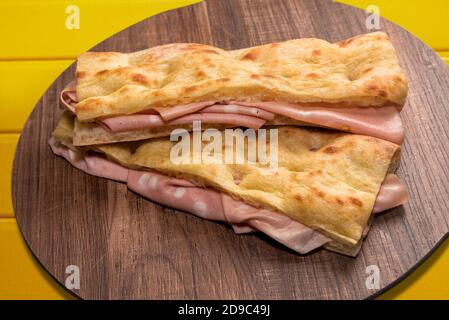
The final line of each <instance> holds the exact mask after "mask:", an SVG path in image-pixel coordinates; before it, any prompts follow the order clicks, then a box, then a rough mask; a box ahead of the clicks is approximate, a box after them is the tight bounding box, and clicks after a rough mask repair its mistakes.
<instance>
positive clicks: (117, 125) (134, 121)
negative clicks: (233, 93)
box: [100, 113, 265, 132]
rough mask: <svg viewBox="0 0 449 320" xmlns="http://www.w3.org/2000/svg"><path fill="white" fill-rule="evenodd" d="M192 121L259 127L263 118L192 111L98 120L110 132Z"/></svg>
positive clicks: (263, 121)
mask: <svg viewBox="0 0 449 320" xmlns="http://www.w3.org/2000/svg"><path fill="white" fill-rule="evenodd" d="M193 121H201V122H202V123H204V124H229V125H232V126H236V127H247V128H252V129H259V128H260V127H262V126H263V125H264V124H265V120H264V119H260V118H256V117H252V116H247V115H242V114H229V113H192V114H188V115H186V116H182V117H179V118H176V119H174V120H170V121H165V120H164V119H163V118H162V117H161V116H159V115H154V114H133V115H128V116H119V117H112V118H106V119H103V120H100V122H101V123H102V124H104V125H105V126H106V127H107V128H108V129H109V130H111V131H112V132H126V131H135V130H141V129H147V128H155V127H162V126H174V125H186V124H192V122H193Z"/></svg>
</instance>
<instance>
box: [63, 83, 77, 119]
mask: <svg viewBox="0 0 449 320" xmlns="http://www.w3.org/2000/svg"><path fill="white" fill-rule="evenodd" d="M59 100H60V101H61V103H62V104H63V105H64V106H65V107H66V108H67V109H68V110H70V111H72V112H73V113H75V105H76V103H77V102H78V99H77V97H76V82H75V80H73V81H70V82H69V84H68V85H66V87H65V88H64V89H63V90H62V91H61V94H60V96H59Z"/></svg>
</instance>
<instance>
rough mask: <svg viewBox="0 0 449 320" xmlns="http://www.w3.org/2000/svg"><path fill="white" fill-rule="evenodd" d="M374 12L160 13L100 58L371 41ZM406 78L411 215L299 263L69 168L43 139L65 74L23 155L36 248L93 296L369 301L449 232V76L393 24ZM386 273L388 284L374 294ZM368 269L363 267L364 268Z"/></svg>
mask: <svg viewBox="0 0 449 320" xmlns="http://www.w3.org/2000/svg"><path fill="white" fill-rule="evenodd" d="M365 20H366V14H365V12H363V11H361V10H359V9H355V8H352V7H349V6H345V5H341V4H337V3H333V2H331V1H325V0H319V1H312V0H310V1H307V0H305V1H300V0H227V1H223V0H207V1H206V2H202V3H199V4H197V5H194V6H191V7H186V8H182V9H178V10H175V11H171V12H167V13H164V14H160V15H158V16H156V17H152V18H149V19H147V20H145V21H143V22H141V23H138V24H136V25H134V26H132V27H130V28H128V29H126V30H124V31H122V32H120V33H119V34H117V35H115V36H113V37H111V38H109V39H107V40H106V41H104V42H102V43H101V44H99V45H98V46H96V47H95V48H94V49H93V50H94V51H124V52H129V51H135V50H140V49H144V48H147V47H151V46H155V45H160V44H167V43H171V42H199V43H205V44H211V45H214V46H219V47H222V48H226V49H236V48H243V47H248V46H254V45H259V44H263V43H269V42H275V41H283V40H288V39H293V38H301V37H318V38H323V39H326V40H329V41H338V40H342V39H345V38H349V37H351V36H354V35H357V34H361V33H365V32H367V31H368V30H367V29H366V26H365ZM381 27H382V29H383V30H385V31H386V32H388V33H389V35H390V36H391V39H392V41H393V43H394V46H395V47H396V49H397V52H398V55H399V58H400V63H401V65H402V67H403V68H404V69H405V70H406V72H407V75H408V79H409V82H410V94H409V98H408V103H407V105H406V107H405V108H404V110H403V112H402V119H403V121H404V125H405V130H406V135H407V137H406V141H405V144H404V146H403V148H402V163H401V167H400V169H399V171H398V174H399V176H400V177H401V178H402V179H403V180H404V181H405V183H406V184H407V186H408V189H409V195H410V201H409V203H408V204H407V205H406V206H405V207H401V208H398V209H394V210H390V211H389V212H388V213H385V214H383V215H381V216H378V217H376V219H375V222H374V225H373V228H372V230H371V232H370V234H369V236H368V238H367V240H366V242H365V244H364V246H363V249H362V251H361V253H360V255H359V256H358V257H357V258H355V259H354V258H349V257H345V256H342V255H338V254H334V253H330V252H327V251H318V252H316V253H314V254H309V255H306V256H301V255H299V254H296V253H294V252H292V251H290V250H288V249H286V248H284V247H283V246H281V245H278V244H277V243H275V242H274V241H271V240H270V239H268V238H267V237H264V236H263V235H260V234H253V235H235V234H234V233H233V231H232V230H231V229H230V228H229V227H227V226H225V225H223V224H220V223H215V222H210V221H205V220H202V219H200V218H196V217H194V216H193V215H189V214H186V213H183V212H179V211H175V210H172V209H169V208H166V207H162V206H159V205H157V204H155V203H153V202H151V201H148V200H146V199H144V198H141V197H139V196H137V195H136V194H134V193H132V192H131V191H129V190H128V189H127V188H126V186H125V185H123V184H120V183H117V182H113V181H108V180H106V179H101V178H96V177H92V176H89V175H87V174H84V173H83V172H81V171H79V170H77V169H75V168H73V167H72V166H71V165H70V164H68V163H67V162H66V161H64V160H63V159H61V158H59V157H56V156H54V155H53V154H52V152H51V151H50V149H49V147H48V145H47V140H48V139H49V137H50V134H51V131H52V130H53V128H54V127H55V125H56V123H57V120H58V117H59V115H60V113H61V112H60V110H59V109H58V102H57V101H58V93H59V92H60V91H61V89H62V88H63V87H64V85H65V84H66V83H67V82H68V81H69V80H71V79H72V78H73V74H74V66H71V67H70V68H69V69H68V70H66V71H65V72H64V73H63V74H62V75H61V76H60V77H59V78H58V79H57V80H56V81H55V83H54V84H53V85H52V86H51V87H50V88H49V89H48V90H47V92H46V93H45V95H44V96H43V97H42V99H41V100H40V101H39V103H38V104H37V105H36V107H35V109H34V111H33V113H32V114H31V116H30V118H29V119H28V122H27V123H26V125H25V128H24V130H23V133H22V136H21V139H20V142H19V145H18V147H17V153H16V158H15V161H14V176H13V200H14V208H15V214H16V217H17V221H18V223H19V226H20V229H21V231H22V233H23V236H24V238H25V240H26V242H27V243H28V245H29V247H30V249H31V250H32V252H33V253H34V255H35V256H36V258H37V259H38V260H39V261H40V262H41V264H42V265H43V266H44V268H46V269H47V270H48V272H49V273H50V274H51V275H53V276H54V277H55V278H56V279H57V280H59V281H60V282H61V283H62V284H64V283H65V280H66V277H67V276H68V274H66V268H67V266H69V265H76V266H78V268H79V271H80V289H74V290H72V292H74V293H75V294H77V295H78V296H80V297H82V298H87V299H100V298H102V299H103V298H104V299H110V298H113V299H121V298H124V299H130V298H139V299H146V298H162V299H175V298H181V299H183V298H187V299H209V298H214V299H216V298H232V299H233V298H240V299H311V298H325V299H331V298H332V299H348V298H351V299H352V298H356V299H358V298H367V297H374V296H376V295H377V294H379V293H380V292H382V291H383V290H385V289H386V288H388V287H390V286H392V285H394V284H395V283H397V282H398V281H399V279H402V278H404V277H405V276H406V275H407V274H408V273H409V272H411V270H413V269H414V268H416V267H417V265H418V264H420V263H421V262H422V261H423V259H424V258H425V257H427V256H428V255H429V254H430V253H431V252H432V251H433V250H434V249H435V247H436V246H437V245H438V244H439V243H441V241H442V239H443V238H444V237H445V235H447V232H448V230H449V218H448V208H449V197H448V194H447V193H448V192H447V190H448V189H449V165H448V163H449V151H448V146H449V145H448V142H449V139H448V136H449V130H447V129H446V128H447V127H448V126H449V121H448V119H449V112H448V110H449V98H448V96H449V68H447V66H446V65H445V64H444V63H443V61H442V60H441V59H440V58H438V57H437V55H436V54H435V53H434V52H433V51H432V50H431V49H430V48H428V47H427V46H426V45H425V44H423V43H422V42H421V41H420V40H418V39H416V38H414V37H413V36H412V35H410V34H409V33H407V32H406V31H404V30H403V29H401V28H400V27H398V26H396V25H394V24H393V23H391V22H388V21H386V20H381ZM372 265H375V266H378V268H379V271H380V288H379V289H368V288H367V286H366V280H367V277H368V275H369V274H367V267H369V266H372ZM369 270H370V269H368V273H369Z"/></svg>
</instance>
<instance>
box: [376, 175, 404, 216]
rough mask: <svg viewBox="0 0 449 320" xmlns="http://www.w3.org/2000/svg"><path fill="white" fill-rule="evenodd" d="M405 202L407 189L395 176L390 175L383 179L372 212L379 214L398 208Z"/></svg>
mask: <svg viewBox="0 0 449 320" xmlns="http://www.w3.org/2000/svg"><path fill="white" fill-rule="evenodd" d="M407 201H408V196H407V189H406V188H405V186H404V185H403V184H402V182H401V180H400V179H399V177H398V176H397V175H395V174H392V173H390V174H388V175H387V176H386V177H385V180H384V182H383V183H382V187H381V188H380V191H379V193H378V194H377V198H376V202H375V203H374V209H373V212H374V213H379V212H382V211H385V210H388V209H391V208H394V207H398V206H400V205H403V204H406V203H407Z"/></svg>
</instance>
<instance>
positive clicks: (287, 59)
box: [76, 32, 407, 121]
mask: <svg viewBox="0 0 449 320" xmlns="http://www.w3.org/2000/svg"><path fill="white" fill-rule="evenodd" d="M76 79H77V95H78V99H79V100H80V102H79V103H78V104H77V107H76V110H77V116H78V119H79V120H81V121H89V120H92V119H94V118H97V117H100V116H111V115H118V114H132V113H136V112H139V111H142V110H145V109H148V108H150V107H152V106H155V107H156V106H158V107H160V106H173V105H179V104H187V103H191V102H197V101H205V100H239V101H283V102H292V103H320V102H323V103H330V104H333V105H334V106H335V107H339V106H342V105H344V106H374V107H376V106H383V105H385V104H387V103H393V104H397V105H403V103H404V101H405V97H406V94H407V82H406V80H405V76H404V74H403V72H402V70H401V68H400V66H399V64H398V60H397V57H396V54H395V51H394V48H393V46H392V44H391V42H390V40H389V38H388V36H387V35H386V34H385V33H382V32H376V33H369V34H364V35H360V36H358V37H355V38H351V39H348V40H345V41H343V42H340V43H336V44H332V43H329V42H327V41H324V40H319V39H297V40H290V41H285V42H280V43H275V44H267V45H262V46H258V47H252V48H247V49H240V50H234V51H225V50H222V49H219V48H216V47H211V46H207V45H201V44H192V43H180V44H169V45H164V46H159V47H154V48H150V49H147V50H144V51H139V52H135V53H130V54H125V53H116V52H88V53H85V54H82V55H81V56H79V58H78V67H77V72H76Z"/></svg>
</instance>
